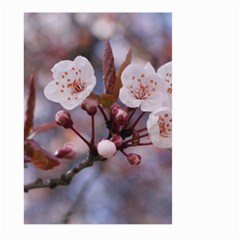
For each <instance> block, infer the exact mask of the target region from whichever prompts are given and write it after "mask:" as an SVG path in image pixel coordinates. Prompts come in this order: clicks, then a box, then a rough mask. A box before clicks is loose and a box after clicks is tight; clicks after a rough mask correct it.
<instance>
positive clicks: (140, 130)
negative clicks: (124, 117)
mask: <svg viewBox="0 0 240 240" xmlns="http://www.w3.org/2000/svg"><path fill="white" fill-rule="evenodd" d="M145 130H147V128H146V127H144V128H141V129H139V130H137V132H138V133H140V132H143V131H145Z"/></svg>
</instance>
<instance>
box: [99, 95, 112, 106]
mask: <svg viewBox="0 0 240 240" xmlns="http://www.w3.org/2000/svg"><path fill="white" fill-rule="evenodd" d="M99 102H100V103H101V104H102V105H103V107H110V106H111V105H112V104H113V103H114V102H115V99H114V97H113V96H112V95H110V94H102V95H101V96H99Z"/></svg>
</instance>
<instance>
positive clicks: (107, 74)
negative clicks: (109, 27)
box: [103, 40, 116, 95]
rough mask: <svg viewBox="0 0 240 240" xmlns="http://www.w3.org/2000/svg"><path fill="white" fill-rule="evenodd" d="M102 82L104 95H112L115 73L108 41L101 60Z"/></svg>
mask: <svg viewBox="0 0 240 240" xmlns="http://www.w3.org/2000/svg"><path fill="white" fill-rule="evenodd" d="M103 80H104V88H105V93H106V94H110V95H112V94H113V91H114V87H115V83H116V72H115V67H114V58H113V53H112V48H111V45H110V43H109V41H108V40H106V41H105V49H104V60H103Z"/></svg>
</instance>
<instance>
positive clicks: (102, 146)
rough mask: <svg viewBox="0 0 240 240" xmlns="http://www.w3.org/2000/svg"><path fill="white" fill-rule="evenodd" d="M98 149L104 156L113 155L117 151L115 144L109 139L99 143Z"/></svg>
mask: <svg viewBox="0 0 240 240" xmlns="http://www.w3.org/2000/svg"><path fill="white" fill-rule="evenodd" d="M97 150H98V153H99V155H101V156H102V157H104V158H110V157H112V156H113V155H114V154H115V153H116V151H117V149H116V146H115V144H114V143H113V142H112V141H110V140H107V139H106V140H102V141H101V142H99V143H98V145H97Z"/></svg>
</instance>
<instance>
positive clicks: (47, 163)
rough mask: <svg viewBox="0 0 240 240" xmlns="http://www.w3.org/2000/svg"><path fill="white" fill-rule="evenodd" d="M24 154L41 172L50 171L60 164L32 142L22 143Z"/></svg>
mask: <svg viewBox="0 0 240 240" xmlns="http://www.w3.org/2000/svg"><path fill="white" fill-rule="evenodd" d="M24 153H25V154H26V155H27V156H28V157H29V158H30V159H31V162H32V163H33V164H34V165H35V166H36V167H37V168H40V169H42V170H50V169H53V168H54V167H56V166H58V165H59V164H60V163H59V161H58V159H57V158H56V157H54V156H53V155H52V154H51V153H49V152H48V151H46V150H45V149H44V148H42V147H41V146H40V145H39V144H38V143H37V142H36V141H34V140H26V141H25V143H24Z"/></svg>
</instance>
